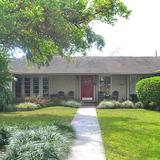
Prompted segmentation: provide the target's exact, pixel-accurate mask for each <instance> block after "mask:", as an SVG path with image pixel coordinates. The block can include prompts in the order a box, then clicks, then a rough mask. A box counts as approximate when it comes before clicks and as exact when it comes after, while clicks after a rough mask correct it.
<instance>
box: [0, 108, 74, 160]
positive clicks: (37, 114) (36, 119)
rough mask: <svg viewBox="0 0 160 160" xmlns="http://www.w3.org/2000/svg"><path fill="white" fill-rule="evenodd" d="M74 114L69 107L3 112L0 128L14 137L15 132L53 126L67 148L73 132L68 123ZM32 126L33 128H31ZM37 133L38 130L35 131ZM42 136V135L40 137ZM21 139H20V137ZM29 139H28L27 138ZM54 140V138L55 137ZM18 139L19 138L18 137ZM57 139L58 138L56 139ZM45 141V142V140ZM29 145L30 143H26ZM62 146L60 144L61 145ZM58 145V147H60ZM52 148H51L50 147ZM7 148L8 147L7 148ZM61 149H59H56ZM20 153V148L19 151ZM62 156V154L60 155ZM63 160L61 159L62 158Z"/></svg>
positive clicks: (0, 114)
mask: <svg viewBox="0 0 160 160" xmlns="http://www.w3.org/2000/svg"><path fill="white" fill-rule="evenodd" d="M75 113H76V109H75V108H70V107H62V106H61V107H48V108H42V109H39V110H35V111H29V112H27V111H25V112H22V111H21V112H18V111H17V112H12V113H9V112H3V113H0V126H1V127H3V128H5V130H7V131H8V132H9V133H11V135H13V136H14V137H15V136H16V135H17V134H18V133H16V135H15V134H14V133H15V132H17V131H20V132H21V133H22V130H24V131H26V130H27V128H28V129H32V128H33V130H36V129H35V127H36V126H37V129H38V128H39V127H40V128H41V127H43V128H45V127H46V126H48V127H49V126H53V125H56V127H57V128H58V132H60V134H61V135H62V136H63V137H65V138H66V139H67V143H66V144H68V146H66V145H65V144H63V145H64V146H66V150H65V151H67V148H68V147H69V146H70V145H71V144H70V143H69V142H68V140H69V141H71V139H72V138H73V137H72V136H74V135H73V134H74V133H73V130H72V128H71V126H70V123H71V121H72V119H73V117H74V115H75ZM32 126H33V127H32ZM44 130H45V129H44ZM37 131H39V130H37ZM41 136H43V135H41ZM21 138H22V137H21ZM28 138H29V137H28ZM55 138H56V136H55ZM18 139H19V137H18ZM18 139H17V141H16V144H17V142H18ZM57 139H58V138H57ZM25 140H26V137H25V136H24V141H25ZM46 141H47V140H46ZM28 143H29V144H30V142H28ZM61 145H62V144H61ZM61 145H60V146H61ZM51 147H53V146H51ZM7 148H8V147H7ZM58 148H59V149H61V147H58V146H57V148H56V149H58ZM20 151H22V148H21V149H20ZM34 153H35V152H34ZM61 154H63V153H61ZM1 157H2V154H1V153H0V159H2V158H1ZM62 159H63V158H62Z"/></svg>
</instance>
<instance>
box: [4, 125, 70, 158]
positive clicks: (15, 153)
mask: <svg viewBox="0 0 160 160" xmlns="http://www.w3.org/2000/svg"><path fill="white" fill-rule="evenodd" d="M71 137H72V134H70V133H66V134H65V136H64V135H63V134H61V132H60V130H59V129H58V128H57V127H56V126H54V125H52V126H41V127H32V128H27V129H23V130H17V131H16V132H15V133H14V132H13V133H12V137H11V138H10V139H9V140H10V141H9V145H8V146H7V147H6V153H5V156H4V158H3V160H22V159H30V160H49V159H54V160H62V159H65V158H66V153H68V151H69V146H70V144H71Z"/></svg>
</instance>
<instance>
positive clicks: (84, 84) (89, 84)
mask: <svg viewBox="0 0 160 160" xmlns="http://www.w3.org/2000/svg"><path fill="white" fill-rule="evenodd" d="M81 99H82V100H93V76H82V77H81Z"/></svg>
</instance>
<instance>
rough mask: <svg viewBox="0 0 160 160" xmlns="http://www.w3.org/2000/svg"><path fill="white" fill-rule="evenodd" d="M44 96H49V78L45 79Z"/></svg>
mask: <svg viewBox="0 0 160 160" xmlns="http://www.w3.org/2000/svg"><path fill="white" fill-rule="evenodd" d="M43 96H49V80H48V78H47V77H44V78H43Z"/></svg>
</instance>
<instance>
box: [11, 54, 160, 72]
mask: <svg viewBox="0 0 160 160" xmlns="http://www.w3.org/2000/svg"><path fill="white" fill-rule="evenodd" d="M10 69H11V72H12V73H13V74H152V73H155V72H156V71H157V70H160V57H96V56H95V57H90V56H83V57H74V58H73V61H71V62H69V61H68V60H66V59H64V58H62V57H54V58H53V60H52V61H51V62H50V65H49V66H43V67H40V68H38V67H36V66H32V67H31V66H29V65H28V63H27V61H26V60H25V59H16V60H14V61H12V63H11V64H10Z"/></svg>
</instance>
